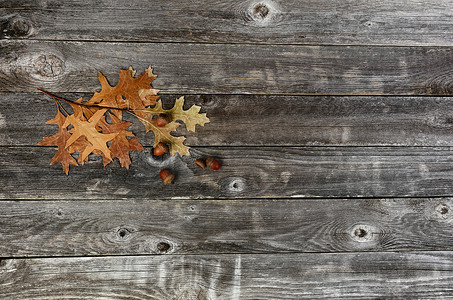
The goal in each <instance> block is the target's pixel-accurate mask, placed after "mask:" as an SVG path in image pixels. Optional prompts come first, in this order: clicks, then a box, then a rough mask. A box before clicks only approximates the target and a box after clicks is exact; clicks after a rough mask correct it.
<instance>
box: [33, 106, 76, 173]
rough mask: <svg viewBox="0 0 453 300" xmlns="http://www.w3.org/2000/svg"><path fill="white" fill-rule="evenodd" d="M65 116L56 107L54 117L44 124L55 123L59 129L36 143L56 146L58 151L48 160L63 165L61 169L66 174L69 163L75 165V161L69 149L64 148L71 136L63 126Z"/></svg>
mask: <svg viewBox="0 0 453 300" xmlns="http://www.w3.org/2000/svg"><path fill="white" fill-rule="evenodd" d="M65 120H66V117H65V116H64V115H63V114H62V113H61V111H60V110H59V109H57V115H56V116H55V118H53V119H51V120H49V121H47V122H46V124H56V125H58V127H59V129H58V132H57V133H56V134H54V135H52V136H46V137H43V139H42V141H40V142H39V143H38V145H41V146H54V145H56V146H58V151H57V153H56V154H55V155H54V157H53V158H52V160H51V161H50V164H51V165H53V164H56V163H59V162H60V163H61V165H62V166H63V171H64V172H65V173H66V175H69V165H73V166H77V162H76V160H75V159H74V157H72V155H71V153H70V151H69V149H67V148H66V143H67V141H68V140H69V138H70V137H71V134H70V133H69V132H68V130H67V129H66V126H63V124H64V122H65Z"/></svg>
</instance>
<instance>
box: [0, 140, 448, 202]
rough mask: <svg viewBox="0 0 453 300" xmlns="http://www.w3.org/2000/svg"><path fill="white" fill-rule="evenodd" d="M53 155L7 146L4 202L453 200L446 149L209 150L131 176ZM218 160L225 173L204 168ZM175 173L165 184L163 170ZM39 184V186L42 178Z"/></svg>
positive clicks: (135, 169) (140, 159)
mask: <svg viewBox="0 0 453 300" xmlns="http://www.w3.org/2000/svg"><path fill="white" fill-rule="evenodd" d="M54 153H55V149H53V148H47V147H2V148H1V154H0V165H1V167H2V168H1V169H0V179H1V180H2V186H1V187H0V198H1V199H75V200H76V199H78V200H82V199H175V197H176V198H181V197H182V198H191V199H193V198H250V197H259V198H268V197H270V198H274V197H276V198H281V197H297V198H305V197H328V198H331V197H337V198H339V197H411V196H414V197H415V196H416V197H425V196H428V197H430V196H433V197H434V196H451V195H453V156H452V155H451V153H452V149H451V148H448V147H439V148H425V147H376V148H374V147H363V148H360V147H359V148H356V147H339V148H335V147H332V148H323V147H315V148H309V147H306V148H297V147H284V148H283V147H259V148H255V147H252V148H248V147H212V148H211V147H206V148H195V147H194V148H192V149H191V153H192V156H191V157H184V158H182V159H180V158H178V157H168V156H164V157H159V158H155V157H153V156H152V154H151V153H150V151H149V149H148V150H147V151H142V152H136V153H134V154H133V155H132V164H131V167H130V169H129V170H126V169H124V168H121V167H120V166H119V164H118V162H116V161H115V163H112V164H109V165H108V166H107V167H105V168H103V167H102V162H101V160H100V157H99V156H93V157H92V158H91V161H89V162H88V163H86V164H85V165H84V166H83V167H74V168H73V167H71V170H70V175H69V176H66V174H65V173H64V172H63V171H62V170H61V166H59V165H53V166H49V165H48V164H49V162H50V160H51V158H52V156H53V155H54ZM208 156H213V157H216V158H218V160H219V161H220V162H221V163H222V169H221V170H219V171H211V170H207V169H204V170H202V169H200V168H198V167H197V166H196V165H195V164H194V159H195V158H199V157H205V158H206V157H208ZM164 168H168V169H171V170H172V171H173V172H174V173H175V174H176V179H175V184H173V185H170V186H164V185H162V182H161V180H160V178H159V170H161V169H164ZM38 179H39V180H38Z"/></svg>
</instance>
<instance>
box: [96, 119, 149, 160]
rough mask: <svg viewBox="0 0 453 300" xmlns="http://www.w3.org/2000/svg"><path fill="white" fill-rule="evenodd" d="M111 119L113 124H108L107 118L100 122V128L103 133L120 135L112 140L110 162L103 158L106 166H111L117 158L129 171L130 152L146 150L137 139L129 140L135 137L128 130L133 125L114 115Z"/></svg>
mask: <svg viewBox="0 0 453 300" xmlns="http://www.w3.org/2000/svg"><path fill="white" fill-rule="evenodd" d="M110 119H111V120H112V124H110V123H107V122H106V121H105V118H103V119H101V120H100V122H99V126H100V127H101V128H102V133H105V134H109V133H118V135H117V136H116V137H115V138H114V139H113V140H112V142H111V144H110V147H109V149H110V152H111V159H110V160H109V159H108V158H107V157H106V156H105V155H104V154H102V157H103V158H104V160H103V162H104V166H106V165H107V164H109V163H110V162H111V161H112V159H113V158H115V157H117V158H118V159H119V161H120V164H121V166H122V167H125V168H126V169H129V165H130V164H131V159H130V157H129V152H130V151H143V150H145V149H144V148H143V146H142V144H140V143H139V141H138V139H137V138H128V137H134V136H135V135H134V134H133V133H132V131H127V130H126V129H127V128H128V127H129V126H130V125H132V123H130V122H126V121H122V120H120V119H119V118H118V117H116V116H115V115H114V114H110Z"/></svg>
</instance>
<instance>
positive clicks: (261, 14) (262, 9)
mask: <svg viewBox="0 0 453 300" xmlns="http://www.w3.org/2000/svg"><path fill="white" fill-rule="evenodd" d="M268 14H269V8H268V7H267V6H266V5H265V4H263V3H258V4H257V5H256V6H255V8H254V9H253V15H254V16H255V18H261V19H264V18H266V17H267V15H268Z"/></svg>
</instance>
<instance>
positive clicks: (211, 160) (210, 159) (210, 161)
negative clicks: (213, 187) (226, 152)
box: [206, 157, 220, 170]
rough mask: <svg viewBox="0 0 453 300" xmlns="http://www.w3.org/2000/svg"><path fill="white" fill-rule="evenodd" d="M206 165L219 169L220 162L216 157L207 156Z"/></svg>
mask: <svg viewBox="0 0 453 300" xmlns="http://www.w3.org/2000/svg"><path fill="white" fill-rule="evenodd" d="M206 166H207V167H208V168H211V169H213V170H218V169H220V163H219V162H218V161H217V160H216V159H214V158H213V157H208V158H207V159H206Z"/></svg>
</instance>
